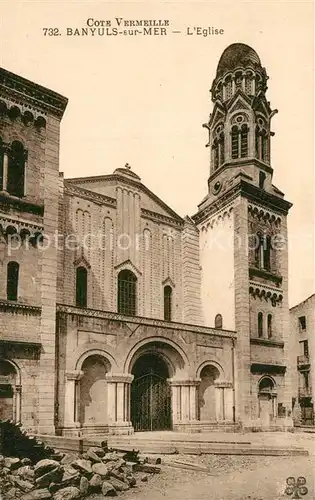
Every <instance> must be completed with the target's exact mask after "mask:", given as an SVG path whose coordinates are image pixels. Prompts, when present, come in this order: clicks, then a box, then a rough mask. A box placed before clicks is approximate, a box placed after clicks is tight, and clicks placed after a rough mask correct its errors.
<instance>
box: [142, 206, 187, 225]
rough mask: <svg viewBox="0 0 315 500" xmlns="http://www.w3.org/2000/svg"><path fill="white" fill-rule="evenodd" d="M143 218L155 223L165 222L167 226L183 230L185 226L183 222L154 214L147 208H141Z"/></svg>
mask: <svg viewBox="0 0 315 500" xmlns="http://www.w3.org/2000/svg"><path fill="white" fill-rule="evenodd" d="M141 217H142V218H144V219H149V220H151V221H153V222H164V223H165V224H167V225H169V226H173V227H176V228H182V227H183V226H184V221H183V220H177V219H173V218H171V217H168V216H167V215H162V214H158V213H157V212H152V211H151V210H147V209H145V208H141Z"/></svg>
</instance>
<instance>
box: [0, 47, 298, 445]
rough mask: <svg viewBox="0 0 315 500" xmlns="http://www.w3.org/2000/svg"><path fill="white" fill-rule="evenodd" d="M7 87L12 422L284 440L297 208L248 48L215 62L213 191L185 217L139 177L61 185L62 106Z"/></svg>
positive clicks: (6, 299)
mask: <svg viewBox="0 0 315 500" xmlns="http://www.w3.org/2000/svg"><path fill="white" fill-rule="evenodd" d="M0 76H1V79H0V84H1V102H0V105H1V129H0V137H1V140H2V142H1V144H0V147H1V162H2V167H1V168H2V170H1V172H2V174H1V175H2V177H1V183H2V185H1V187H2V191H1V193H0V197H1V200H0V201H1V207H0V208H1V213H0V216H1V221H0V222H1V227H2V235H1V238H2V239H1V252H2V254H1V263H2V273H1V276H0V280H2V285H3V286H2V287H1V288H0V289H1V290H2V292H1V293H2V296H0V308H1V316H0V332H1V341H0V349H1V351H0V355H1V359H2V368H1V371H0V388H2V389H1V391H2V393H1V394H2V396H1V399H0V402H1V408H2V409H1V410H0V411H2V414H3V416H7V415H8V414H10V412H11V416H12V417H13V418H15V419H21V420H22V423H23V425H25V427H27V428H29V429H32V430H33V431H35V432H40V433H46V434H48V433H49V434H53V433H58V434H62V435H68V436H77V435H86V434H93V435H101V434H104V433H107V432H109V433H131V432H133V431H134V430H158V429H171V428H173V429H175V430H188V431H194V432H199V431H202V430H210V429H215V428H221V427H222V426H223V427H224V428H225V429H230V428H232V429H235V428H236V427H237V426H243V427H244V428H254V427H255V428H256V427H258V428H261V429H271V428H274V429H279V428H280V429H283V428H287V427H289V426H291V425H292V418H291V411H292V405H291V402H292V392H291V383H292V381H291V375H292V366H291V364H290V359H289V355H288V353H289V344H288V339H289V330H290V326H289V309H288V298H287V295H288V284H287V277H288V270H287V258H288V256H287V246H286V240H287V226H286V216H287V213H288V210H289V208H290V206H291V204H290V203H289V202H287V201H285V200H284V197H283V194H282V193H281V192H280V191H279V190H278V189H277V188H276V187H275V186H273V184H272V173H273V170H272V168H271V165H270V136H271V135H272V133H271V132H270V120H271V118H272V116H273V114H274V111H272V110H271V109H270V106H269V103H268V102H267V100H266V97H265V91H266V79H267V76H266V72H265V70H264V68H263V67H262V66H261V63H260V60H259V57H258V55H257V54H256V53H255V52H254V50H253V49H251V48H250V47H247V46H246V45H243V44H234V45H232V46H230V47H228V49H226V51H225V52H224V53H223V55H222V57H221V59H220V62H219V65H218V69H217V75H216V78H215V80H214V83H213V86H212V90H211V92H212V100H213V103H214V110H213V113H212V114H211V115H210V119H209V122H208V123H207V124H206V125H205V126H206V128H207V129H208V130H209V144H208V145H209V148H210V151H211V155H210V157H211V161H210V177H209V181H208V194H207V196H206V197H205V199H204V200H203V201H202V202H201V203H200V205H199V206H198V211H197V213H196V214H194V215H193V216H192V217H185V218H182V217H180V216H179V215H177V214H176V213H175V212H174V211H173V210H171V209H170V208H169V207H168V206H167V205H165V203H164V202H163V201H162V200H160V199H159V198H158V197H157V196H156V195H155V194H154V193H152V192H151V191H150V190H149V189H148V188H147V187H146V186H145V185H143V184H142V182H141V179H140V178H139V176H138V175H137V174H136V173H135V172H134V171H133V170H132V169H131V168H130V166H129V165H128V164H127V165H126V166H125V167H123V168H118V169H116V170H115V172H114V173H113V174H109V175H103V176H97V177H82V178H75V179H64V177H63V174H62V173H60V172H59V160H58V152H59V123H60V119H61V117H62V114H63V112H64V110H65V107H66V104H67V100H66V99H65V98H63V97H62V96H59V95H58V94H55V93H53V92H51V91H49V90H47V89H43V88H41V87H39V86H38V85H35V84H33V83H31V82H28V81H26V80H24V79H22V78H20V77H18V76H16V75H13V74H11V73H8V72H7V71H5V70H1V72H0ZM15 141H19V143H21V144H22V147H21V146H19V145H18V146H16V144H15ZM19 148H20V150H21V151H23V154H22V153H19V151H20V150H19ZM16 151H17V153H16ZM13 165H15V166H16V170H15V172H17V171H18V172H19V173H20V175H19V176H18V179H20V180H19V181H17V180H16V179H17V178H16V177H14V171H13V170H12V168H13ZM21 178H22V180H23V186H22V187H21ZM15 183H16V184H15ZM13 234H17V235H20V236H21V237H19V238H17V239H18V242H17V243H16V247H17V248H14V250H13V240H14V238H13ZM20 240H21V241H20ZM12 262H13V264H12ZM17 264H19V266H18V267H17ZM31 387H32V388H33V390H32V391H31V390H30V388H31Z"/></svg>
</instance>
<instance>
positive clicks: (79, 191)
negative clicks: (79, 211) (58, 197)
mask: <svg viewBox="0 0 315 500" xmlns="http://www.w3.org/2000/svg"><path fill="white" fill-rule="evenodd" d="M64 193H65V195H68V196H78V197H79V198H82V199H84V200H88V201H91V202H93V203H95V204H96V205H107V206H108V207H111V208H116V206H117V201H116V200H115V198H111V197H110V196H106V195H104V194H99V193H95V192H93V191H89V190H88V189H84V188H82V187H80V186H76V185H73V184H72V183H71V184H70V183H69V181H68V180H67V179H65V181H64Z"/></svg>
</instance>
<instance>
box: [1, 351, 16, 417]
mask: <svg viewBox="0 0 315 500" xmlns="http://www.w3.org/2000/svg"><path fill="white" fill-rule="evenodd" d="M17 379H18V374H17V372H16V369H15V367H14V366H13V364H12V363H10V362H9V361H6V360H0V420H8V419H9V420H15V421H17V420H19V397H18V396H19V389H20V387H19V386H18V385H17Z"/></svg>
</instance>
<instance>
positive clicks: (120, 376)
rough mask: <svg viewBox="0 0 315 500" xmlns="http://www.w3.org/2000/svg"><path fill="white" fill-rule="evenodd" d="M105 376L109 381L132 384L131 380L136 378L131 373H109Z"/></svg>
mask: <svg viewBox="0 0 315 500" xmlns="http://www.w3.org/2000/svg"><path fill="white" fill-rule="evenodd" d="M105 378H106V381H107V382H111V383H115V384H119V383H124V384H131V382H132V381H133V379H134V376H133V375H129V374H128V373H107V374H106V377H105Z"/></svg>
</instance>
